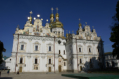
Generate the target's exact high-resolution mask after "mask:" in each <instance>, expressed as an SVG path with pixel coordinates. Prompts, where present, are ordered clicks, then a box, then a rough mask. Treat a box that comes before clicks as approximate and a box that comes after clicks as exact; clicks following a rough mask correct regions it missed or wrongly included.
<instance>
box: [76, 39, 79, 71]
mask: <svg viewBox="0 0 119 79" xmlns="http://www.w3.org/2000/svg"><path fill="white" fill-rule="evenodd" d="M76 52H77V71H79V68H78V51H77V39H76Z"/></svg>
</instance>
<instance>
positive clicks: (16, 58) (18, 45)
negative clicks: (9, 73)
mask: <svg viewBox="0 0 119 79" xmlns="http://www.w3.org/2000/svg"><path fill="white" fill-rule="evenodd" d="M18 46H19V34H18V43H17V52H16V64H15V72H16V65H17V53H18Z"/></svg>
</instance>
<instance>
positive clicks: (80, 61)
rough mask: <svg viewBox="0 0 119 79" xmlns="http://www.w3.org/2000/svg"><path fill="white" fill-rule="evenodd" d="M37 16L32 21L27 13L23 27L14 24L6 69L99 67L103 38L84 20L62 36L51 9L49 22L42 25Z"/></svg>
mask: <svg viewBox="0 0 119 79" xmlns="http://www.w3.org/2000/svg"><path fill="white" fill-rule="evenodd" d="M30 14H32V12H30ZM39 17H40V15H38V18H34V23H32V17H31V15H30V17H28V21H27V22H26V24H25V26H24V29H19V27H17V28H16V31H15V34H14V35H13V36H14V39H13V48H12V55H11V57H10V63H9V65H8V66H9V67H8V68H9V69H10V72H17V71H20V72H66V71H68V72H69V71H74V72H79V71H82V70H88V69H99V68H100V64H99V63H103V53H104V50H103V41H102V40H101V37H97V33H96V31H95V29H93V30H92V31H91V29H90V26H89V25H87V24H86V25H85V27H84V28H82V25H81V23H79V29H78V31H77V34H74V33H73V34H71V33H67V34H66V37H64V28H63V24H62V23H61V22H60V21H59V14H58V13H56V15H55V16H54V14H53V13H51V15H50V23H46V25H45V26H42V21H43V19H40V18H39ZM54 17H55V18H54ZM54 19H55V21H54ZM6 65H7V63H6Z"/></svg>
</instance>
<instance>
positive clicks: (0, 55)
mask: <svg viewBox="0 0 119 79" xmlns="http://www.w3.org/2000/svg"><path fill="white" fill-rule="evenodd" d="M2 58H3V55H2V53H0V64H1V63H2V62H3V60H2Z"/></svg>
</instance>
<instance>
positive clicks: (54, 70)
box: [54, 36, 55, 73]
mask: <svg viewBox="0 0 119 79" xmlns="http://www.w3.org/2000/svg"><path fill="white" fill-rule="evenodd" d="M54 73H55V36H54Z"/></svg>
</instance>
